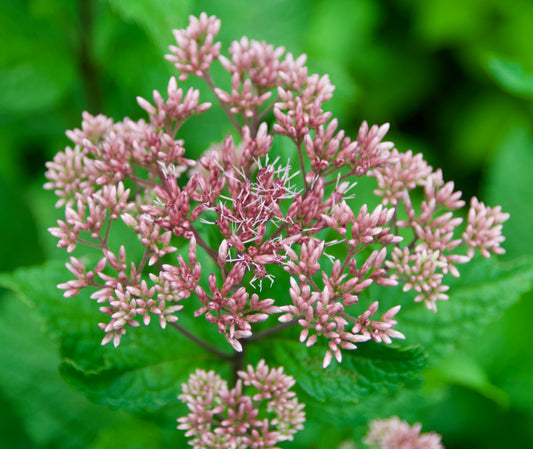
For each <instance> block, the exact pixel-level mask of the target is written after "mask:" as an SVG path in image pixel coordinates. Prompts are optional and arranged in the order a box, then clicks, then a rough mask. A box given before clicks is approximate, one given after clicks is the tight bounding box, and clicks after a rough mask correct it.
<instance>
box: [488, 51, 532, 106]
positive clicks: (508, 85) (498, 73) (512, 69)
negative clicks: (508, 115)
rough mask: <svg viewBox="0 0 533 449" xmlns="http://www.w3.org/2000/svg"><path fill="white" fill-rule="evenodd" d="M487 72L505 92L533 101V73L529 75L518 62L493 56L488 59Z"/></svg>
mask: <svg viewBox="0 0 533 449" xmlns="http://www.w3.org/2000/svg"><path fill="white" fill-rule="evenodd" d="M486 64H487V71H488V72H489V74H490V75H491V76H492V77H493V78H494V80H495V81H496V82H497V83H498V84H499V85H500V86H501V87H502V88H503V89H505V90H507V91H508V92H510V93H512V94H513V95H517V96H519V97H523V98H525V99H529V100H531V99H533V73H527V72H526V71H525V69H524V67H523V66H522V64H520V63H519V62H518V61H512V60H508V59H505V58H501V57H497V56H492V57H489V58H487V63H486Z"/></svg>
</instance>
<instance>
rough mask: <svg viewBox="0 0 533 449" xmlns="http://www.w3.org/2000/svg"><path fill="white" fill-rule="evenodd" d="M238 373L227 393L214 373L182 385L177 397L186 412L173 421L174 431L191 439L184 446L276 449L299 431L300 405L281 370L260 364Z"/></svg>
mask: <svg viewBox="0 0 533 449" xmlns="http://www.w3.org/2000/svg"><path fill="white" fill-rule="evenodd" d="M237 374H238V376H239V380H238V381H237V383H236V385H235V387H234V388H232V389H231V390H229V389H228V384H227V382H226V381H225V380H222V378H221V377H220V376H219V375H218V374H215V372H214V371H209V372H206V371H203V370H196V372H195V373H194V374H191V376H190V377H189V381H188V382H187V383H184V384H182V394H180V395H179V396H178V397H179V399H180V400H181V401H183V402H184V403H185V404H187V407H188V408H189V410H190V413H189V414H188V415H187V416H185V417H182V418H179V419H178V422H179V425H178V429H181V430H185V431H186V433H185V436H187V437H193V438H192V439H191V440H190V442H189V444H190V445H191V446H193V447H194V448H195V449H204V448H208V447H210V448H211V447H212V448H220V449H226V448H227V449H230V448H231V449H247V448H264V449H276V446H275V445H276V444H277V443H278V442H280V441H286V440H292V439H293V435H294V434H295V433H296V432H298V431H299V430H301V429H303V423H304V421H305V413H304V412H303V408H304V405H303V404H300V403H298V400H297V398H296V396H295V393H294V392H292V391H291V390H290V388H291V387H292V386H293V385H294V383H295V381H294V379H293V378H292V377H291V376H288V375H286V374H283V368H277V369H275V368H269V367H268V366H267V365H265V361H264V360H261V361H260V362H259V363H258V365H257V367H256V368H254V367H252V366H251V365H248V368H247V370H246V371H239V372H238V373H237Z"/></svg>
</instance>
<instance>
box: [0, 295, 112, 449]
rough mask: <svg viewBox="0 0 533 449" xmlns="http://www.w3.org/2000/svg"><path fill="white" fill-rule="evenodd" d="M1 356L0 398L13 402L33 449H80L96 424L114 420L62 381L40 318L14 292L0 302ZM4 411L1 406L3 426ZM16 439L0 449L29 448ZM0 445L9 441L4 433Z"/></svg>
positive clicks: (93, 430)
mask: <svg viewBox="0 0 533 449" xmlns="http://www.w3.org/2000/svg"><path fill="white" fill-rule="evenodd" d="M0 357H1V359H2V363H0V396H2V397H3V398H5V399H7V400H9V402H10V403H11V404H12V405H11V407H12V410H13V413H14V414H16V415H18V416H19V418H20V421H21V422H22V425H23V427H24V429H25V430H26V432H27V434H28V436H29V438H31V440H32V441H33V443H34V444H35V445H37V446H36V447H54V448H58V449H68V448H71V449H74V448H80V449H81V448H85V447H86V446H87V444H88V443H90V442H91V441H92V439H93V438H94V436H95V435H96V434H97V432H98V429H99V428H100V427H101V426H105V425H107V424H109V423H112V422H113V421H114V420H115V419H116V417H117V415H116V414H115V413H113V412H111V411H110V410H109V409H107V408H105V407H102V406H97V405H95V404H91V403H90V402H89V401H87V399H86V398H85V397H83V395H81V394H80V393H78V392H76V391H73V390H72V389H71V388H69V386H68V385H67V384H66V383H65V381H64V380H63V379H61V376H60V375H59V373H58V371H57V365H58V364H59V362H60V358H59V356H58V354H57V349H56V347H55V345H54V344H53V343H52V342H51V341H50V340H49V339H48V338H47V337H46V335H45V334H44V333H43V329H42V321H41V320H40V317H39V316H38V315H37V314H36V313H35V310H32V309H31V308H30V307H29V306H28V305H27V304H24V303H22V302H21V301H20V300H18V299H17V298H16V297H15V296H14V295H13V294H7V295H4V297H3V298H0ZM4 412H5V410H4V407H2V411H0V417H1V419H2V422H4V420H5V419H7V417H5V416H4ZM88 422H90V423H91V425H90V426H87V423H88ZM6 430H7V429H6ZM21 437H22V435H20V434H19V435H18V437H17V440H16V441H17V444H16V445H15V444H14V445H8V446H4V447H10V448H14V447H28V446H26V445H24V446H21V445H20V442H21V441H24V439H22V438H21ZM2 441H3V442H5V443H6V444H7V441H9V435H6V433H5V432H3V433H2Z"/></svg>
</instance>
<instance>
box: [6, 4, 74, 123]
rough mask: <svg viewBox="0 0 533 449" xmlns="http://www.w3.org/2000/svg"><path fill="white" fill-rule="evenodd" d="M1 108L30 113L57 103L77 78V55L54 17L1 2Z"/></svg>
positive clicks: (18, 5)
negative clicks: (39, 15)
mask: <svg viewBox="0 0 533 449" xmlns="http://www.w3.org/2000/svg"><path fill="white" fill-rule="evenodd" d="M0 46H1V47H2V52H1V53H0V79H1V80H2V83H0V111H6V112H8V113H19V114H22V113H28V112H33V111H37V110H42V109H47V108H50V107H52V106H54V105H55V104H57V103H58V102H59V101H60V100H61V99H62V98H63V97H64V96H65V95H66V94H67V92H68V91H69V89H71V88H72V87H73V85H74V83H75V81H76V75H75V74H76V69H75V59H74V58H72V56H71V55H70V54H69V47H68V46H67V43H66V41H65V39H64V38H63V36H62V34H61V30H60V29H59V28H58V27H57V23H56V21H55V20H54V19H52V20H43V19H40V18H36V17H32V16H31V15H30V16H28V14H27V11H25V10H24V6H22V5H21V4H20V3H18V2H13V1H8V2H2V3H1V4H0Z"/></svg>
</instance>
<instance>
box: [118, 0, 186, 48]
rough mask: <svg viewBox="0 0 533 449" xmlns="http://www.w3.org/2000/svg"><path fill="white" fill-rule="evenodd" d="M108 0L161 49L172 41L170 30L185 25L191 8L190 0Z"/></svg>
mask: <svg viewBox="0 0 533 449" xmlns="http://www.w3.org/2000/svg"><path fill="white" fill-rule="evenodd" d="M108 1H109V4H110V5H111V7H112V8H113V9H114V10H116V11H117V12H118V13H119V14H120V15H121V16H122V17H123V18H124V19H125V20H127V21H132V22H135V23H136V24H138V25H139V26H140V27H141V28H143V29H144V30H145V31H146V32H147V34H148V35H149V36H150V38H151V39H152V41H153V42H154V44H156V45H157V47H158V48H159V49H160V50H162V51H166V49H167V47H168V46H169V45H170V44H171V43H173V38H172V30H173V29H176V28H181V27H185V26H186V25H187V23H188V16H189V13H190V8H191V6H190V4H191V1H190V0H152V1H150V2H147V1H144V0H108Z"/></svg>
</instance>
